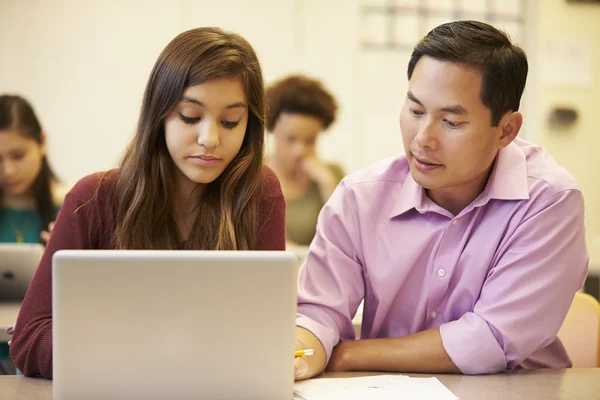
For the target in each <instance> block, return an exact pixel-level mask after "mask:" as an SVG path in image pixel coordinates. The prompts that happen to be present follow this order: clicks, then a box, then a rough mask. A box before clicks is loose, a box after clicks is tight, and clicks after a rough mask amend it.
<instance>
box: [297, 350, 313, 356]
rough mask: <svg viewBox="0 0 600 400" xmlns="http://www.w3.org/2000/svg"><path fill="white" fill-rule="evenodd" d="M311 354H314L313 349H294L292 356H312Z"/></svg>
mask: <svg viewBox="0 0 600 400" xmlns="http://www.w3.org/2000/svg"><path fill="white" fill-rule="evenodd" d="M313 354H315V351H314V350H313V349H305V350H296V351H295V352H294V357H304V356H312V355H313Z"/></svg>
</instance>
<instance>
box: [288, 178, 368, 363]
mask: <svg viewBox="0 0 600 400" xmlns="http://www.w3.org/2000/svg"><path fill="white" fill-rule="evenodd" d="M361 248H362V247H361V244H360V226H359V221H358V217H357V213H356V200H355V198H354V196H353V194H352V192H351V191H350V190H349V189H348V188H347V187H346V185H345V182H344V181H342V183H340V185H339V186H338V187H337V189H336V190H335V192H334V193H333V195H332V196H331V198H330V199H329V201H328V202H327V204H326V205H325V206H324V207H323V210H322V211H321V213H320V215H319V219H318V223H317V233H316V236H315V238H314V240H313V242H312V244H311V246H310V251H309V253H308V256H307V258H306V261H305V263H304V265H303V266H302V267H301V269H300V272H299V277H298V312H297V320H296V325H297V326H300V327H302V328H305V329H307V330H308V331H310V332H312V333H313V334H314V335H315V336H316V337H317V338H318V339H319V340H320V341H321V343H322V345H323V347H324V348H325V351H326V353H327V360H328V361H329V357H330V356H331V352H332V350H333V347H334V346H335V345H336V344H337V343H338V342H339V340H340V338H342V339H347V340H350V339H354V328H353V325H352V318H353V317H354V315H355V314H356V310H357V308H358V306H359V304H360V302H361V301H362V299H363V296H364V280H363V269H362V262H361V257H360V254H359V250H358V249H361Z"/></svg>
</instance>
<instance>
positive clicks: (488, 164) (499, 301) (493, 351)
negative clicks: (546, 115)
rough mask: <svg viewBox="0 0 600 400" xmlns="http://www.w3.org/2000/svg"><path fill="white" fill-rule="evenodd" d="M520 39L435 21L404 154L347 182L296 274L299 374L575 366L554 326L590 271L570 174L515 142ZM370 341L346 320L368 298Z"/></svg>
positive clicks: (404, 118) (417, 60) (480, 26)
mask: <svg viewBox="0 0 600 400" xmlns="http://www.w3.org/2000/svg"><path fill="white" fill-rule="evenodd" d="M527 70H528V65H527V59H526V56H525V53H524V52H523V50H521V49H520V48H519V47H517V46H515V45H514V44H512V43H511V42H510V40H509V38H508V37H507V36H506V35H505V34H504V33H503V32H500V31H498V30H497V29H495V28H494V27H492V26H490V25H488V24H485V23H482V22H477V21H457V22H451V23H447V24H443V25H440V26H438V27H437V28H434V29H433V30H432V31H430V32H429V33H428V34H427V36H425V38H423V39H422V40H421V41H420V42H419V43H418V44H417V45H416V47H415V49H414V51H413V53H412V56H411V59H410V62H409V64H408V80H409V83H408V92H407V95H406V98H405V103H404V107H403V108H402V111H401V113H400V128H401V131H402V138H403V142H404V149H405V153H406V155H403V156H399V157H396V158H393V159H389V160H385V161H382V162H380V163H378V164H376V165H374V166H373V167H370V168H367V169H365V170H363V171H360V172H357V173H356V174H353V175H352V176H350V177H348V178H346V179H344V180H343V181H342V183H340V185H339V186H338V188H337V189H336V191H335V193H334V194H333V195H332V197H331V199H330V200H329V202H328V203H327V204H326V205H325V207H324V208H323V211H322V212H321V215H320V217H319V227H318V230H317V232H318V233H317V236H316V237H315V240H314V241H313V244H312V245H311V249H310V252H309V254H308V258H307V260H306V262H305V263H304V266H303V267H302V269H301V271H300V276H299V283H298V319H297V322H296V324H297V326H298V328H297V336H296V337H297V343H296V346H297V348H298V349H300V348H314V349H316V352H315V354H314V355H312V356H310V357H299V358H297V359H296V378H297V379H306V378H310V377H312V376H314V375H316V374H318V373H320V372H321V371H323V370H324V369H325V368H326V366H327V369H328V370H329V371H362V370H364V371H399V372H425V373H463V374H488V373H495V372H500V371H506V370H511V369H514V368H567V367H570V366H571V361H570V360H569V356H568V355H567V353H566V351H565V348H564V346H563V345H562V343H561V342H560V339H558V338H557V337H556V335H557V333H558V330H559V328H560V327H561V325H562V323H563V321H564V319H565V316H566V315H567V312H568V310H569V306H570V305H571V302H572V300H573V297H574V295H575V292H576V291H577V290H578V289H579V288H581V286H582V284H583V281H584V279H585V276H586V274H587V264H588V259H589V257H588V252H587V250H586V243H585V228H584V203H583V197H582V194H581V191H580V189H579V187H578V186H577V182H576V181H575V179H574V178H573V177H572V176H571V175H570V174H569V173H568V172H567V171H566V170H565V169H564V168H561V167H560V166H559V165H558V164H556V162H555V161H554V160H553V159H552V158H551V157H550V155H548V153H547V152H546V151H544V150H543V149H542V148H540V147H539V146H536V145H534V144H531V143H529V142H527V141H525V140H522V139H518V138H517V134H518V133H519V130H520V128H521V126H522V123H523V116H522V114H521V113H520V112H519V111H518V109H519V103H520V100H521V95H522V93H523V89H524V87H525V81H526V79H527ZM363 299H364V311H363V321H362V330H361V339H360V340H354V339H355V335H354V329H353V326H352V317H353V316H354V314H355V312H356V310H357V307H358V306H359V303H360V302H361V300H363Z"/></svg>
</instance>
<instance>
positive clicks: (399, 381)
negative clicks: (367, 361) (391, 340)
mask: <svg viewBox="0 0 600 400" xmlns="http://www.w3.org/2000/svg"><path fill="white" fill-rule="evenodd" d="M294 399H296V400H326V399H327V400H338V399H339V400H342V399H343V400H359V399H360V400H364V399H369V400H456V399H458V397H456V396H455V395H454V394H453V393H452V392H451V391H450V390H448V389H447V388H446V387H445V386H444V385H443V384H442V383H441V382H440V381H439V380H438V379H437V378H410V377H408V376H403V375H376V376H365V377H356V378H322V379H311V380H308V381H303V382H297V383H296V384H295V385H294Z"/></svg>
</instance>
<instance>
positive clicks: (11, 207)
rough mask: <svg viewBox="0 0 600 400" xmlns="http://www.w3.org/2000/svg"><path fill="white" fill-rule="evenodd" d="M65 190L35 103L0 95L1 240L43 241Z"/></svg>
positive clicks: (46, 237)
mask: <svg viewBox="0 0 600 400" xmlns="http://www.w3.org/2000/svg"><path fill="white" fill-rule="evenodd" d="M64 196H65V188H64V187H63V186H62V185H61V184H60V183H59V182H58V179H57V178H56V175H55V174H54V172H53V171H52V169H51V168H50V164H49V163H48V157H47V153H46V137H45V135H44V132H43V130H42V126H41V124H40V122H39V120H38V118H37V116H36V115H35V112H34V110H33V108H32V107H31V105H30V104H29V103H28V102H27V100H25V99H24V98H22V97H19V96H9V95H1V96H0V242H3V243H7V242H8V243H40V242H42V243H45V242H46V240H47V239H48V235H49V233H48V232H49V230H50V229H51V226H52V225H51V224H52V222H53V221H54V220H55V218H56V215H57V214H58V210H59V208H60V206H61V204H62V202H63V200H64Z"/></svg>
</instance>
